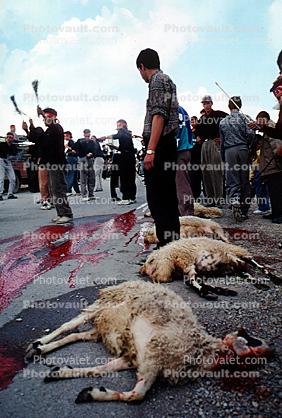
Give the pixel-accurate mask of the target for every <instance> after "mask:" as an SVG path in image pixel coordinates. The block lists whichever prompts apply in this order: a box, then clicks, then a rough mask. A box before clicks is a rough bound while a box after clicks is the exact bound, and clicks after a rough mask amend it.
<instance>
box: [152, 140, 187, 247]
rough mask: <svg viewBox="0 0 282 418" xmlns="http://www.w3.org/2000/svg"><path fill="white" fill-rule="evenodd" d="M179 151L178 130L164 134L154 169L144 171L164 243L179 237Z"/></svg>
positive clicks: (159, 236)
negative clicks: (177, 177)
mask: <svg viewBox="0 0 282 418" xmlns="http://www.w3.org/2000/svg"><path fill="white" fill-rule="evenodd" d="M176 152H177V151H176V139H175V133H174V132H173V133H171V134H168V135H165V136H162V137H161V138H160V140H159V143H158V146H157V148H156V153H155V158H154V168H153V169H152V170H149V171H148V170H144V175H145V184H146V191H147V201H148V206H149V209H150V211H151V214H152V217H153V219H154V221H155V225H156V234H157V238H158V240H159V245H160V246H163V245H166V244H167V243H169V242H170V241H173V240H175V239H178V238H179V233H180V224H179V213H178V200H177V194H176V182H175V169H176V155H177V154H176Z"/></svg>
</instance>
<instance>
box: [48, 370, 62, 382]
mask: <svg viewBox="0 0 282 418" xmlns="http://www.w3.org/2000/svg"><path fill="white" fill-rule="evenodd" d="M60 369H61V368H60V367H59V366H55V367H53V368H52V369H51V370H50V372H49V373H48V374H47V376H45V377H44V383H49V382H54V381H55V380H58V379H59V378H60V375H59V373H58V372H59V370H60Z"/></svg>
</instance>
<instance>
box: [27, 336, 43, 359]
mask: <svg viewBox="0 0 282 418" xmlns="http://www.w3.org/2000/svg"><path fill="white" fill-rule="evenodd" d="M39 345H42V344H41V342H40V341H35V342H34V343H32V344H29V346H28V347H27V349H26V355H25V358H24V359H25V361H26V362H28V361H30V360H31V359H32V358H33V357H34V356H35V355H39V354H41V349H40V348H39Z"/></svg>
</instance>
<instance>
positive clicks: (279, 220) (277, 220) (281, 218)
mask: <svg viewBox="0 0 282 418" xmlns="http://www.w3.org/2000/svg"><path fill="white" fill-rule="evenodd" d="M272 223H273V224H282V216H280V217H279V218H274V219H272Z"/></svg>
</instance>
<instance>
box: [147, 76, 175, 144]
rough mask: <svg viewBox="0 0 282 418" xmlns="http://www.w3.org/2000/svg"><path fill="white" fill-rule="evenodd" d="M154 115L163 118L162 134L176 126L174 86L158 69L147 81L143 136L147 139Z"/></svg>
mask: <svg viewBox="0 0 282 418" xmlns="http://www.w3.org/2000/svg"><path fill="white" fill-rule="evenodd" d="M154 115H160V116H162V117H163V118H164V120H165V125H164V129H163V133H162V135H167V134H169V133H171V132H173V131H176V130H177V128H178V123H179V118H178V100H177V94H176V86H175V84H174V83H173V81H172V80H171V78H170V77H169V76H168V75H166V74H164V73H163V72H162V71H161V70H158V71H157V72H156V73H155V74H154V75H153V76H152V77H151V79H150V81H149V97H148V100H147V106H146V116H145V121H144V130H143V138H144V139H145V141H146V140H147V141H148V140H149V138H150V135H151V130H152V120H153V116H154Z"/></svg>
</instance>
